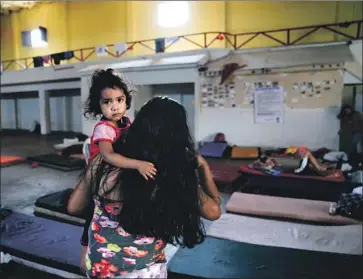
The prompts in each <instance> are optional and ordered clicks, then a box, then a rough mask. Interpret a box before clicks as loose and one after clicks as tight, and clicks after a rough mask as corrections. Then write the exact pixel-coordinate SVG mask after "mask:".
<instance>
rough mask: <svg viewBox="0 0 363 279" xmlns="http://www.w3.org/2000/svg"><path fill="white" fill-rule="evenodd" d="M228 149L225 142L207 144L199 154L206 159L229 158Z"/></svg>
mask: <svg viewBox="0 0 363 279" xmlns="http://www.w3.org/2000/svg"><path fill="white" fill-rule="evenodd" d="M228 148H229V145H228V143H225V142H205V143H203V145H202V146H201V147H200V149H199V152H200V154H201V155H202V156H204V157H212V158H223V157H228V154H227V153H228Z"/></svg>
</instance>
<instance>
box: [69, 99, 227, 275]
mask: <svg viewBox="0 0 363 279" xmlns="http://www.w3.org/2000/svg"><path fill="white" fill-rule="evenodd" d="M119 141H121V139H119ZM119 141H118V142H116V143H115V144H114V150H115V152H117V153H120V154H122V155H124V156H126V157H129V158H133V159H137V160H145V161H149V162H152V163H153V164H154V165H155V167H156V169H157V174H156V176H155V179H153V180H148V181H145V179H144V178H143V177H142V176H141V175H140V174H139V173H138V172H137V171H136V170H130V169H122V170H120V169H118V168H116V167H113V166H111V165H108V164H106V163H105V162H102V160H98V162H96V161H95V160H96V159H97V158H96V159H94V160H93V161H92V162H91V164H90V166H89V167H88V170H87V171H86V172H85V175H84V176H83V179H82V180H81V182H80V183H79V184H78V185H77V187H76V191H75V194H73V195H72V198H71V199H70V200H71V201H70V203H69V204H68V210H69V212H79V210H81V209H82V208H84V206H81V204H82V203H86V202H87V200H88V199H90V197H91V196H92V195H93V197H94V201H95V203H96V206H95V210H94V216H93V222H92V223H91V226H90V230H89V240H90V242H89V251H88V256H87V267H88V275H89V276H97V277H105V276H106V277H107V276H108V277H115V276H118V275H121V274H124V273H130V272H132V274H129V275H128V276H131V277H128V278H136V277H134V276H135V274H138V275H137V276H140V277H141V278H146V277H149V278H150V277H156V278H165V276H166V273H165V274H163V272H164V271H165V272H166V266H165V263H163V262H164V261H165V257H164V248H165V245H166V243H169V244H179V245H181V246H183V247H188V248H192V247H194V246H195V245H197V244H200V243H202V242H203V241H204V238H205V230H204V226H203V222H202V220H201V217H202V216H203V217H204V218H207V219H209V220H216V219H218V218H219V217H220V214H221V210H220V200H219V193H218V190H217V187H216V185H215V183H214V181H213V177H212V174H211V172H210V169H209V167H208V164H207V163H206V161H205V160H204V159H203V158H201V157H200V156H199V155H198V154H197V153H196V152H195V150H194V143H193V140H192V138H191V136H190V132H189V128H188V124H187V118H186V112H185V109H184V108H183V107H182V106H181V105H180V104H178V103H176V102H175V101H173V100H170V99H167V98H153V99H152V100H150V101H149V102H148V103H147V104H145V105H144V106H143V107H142V108H141V110H140V111H139V113H138V115H137V116H136V118H135V120H134V122H133V124H132V125H131V127H130V129H129V130H128V134H127V136H126V138H125V141H124V142H119ZM198 176H199V178H200V179H201V180H200V183H199V180H198ZM88 185H92V187H89V186H88ZM90 188H92V191H91V190H90ZM154 263H155V264H154ZM145 267H146V268H145ZM145 272H146V273H145ZM148 272H149V273H148ZM150 272H152V274H150Z"/></svg>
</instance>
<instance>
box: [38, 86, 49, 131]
mask: <svg viewBox="0 0 363 279" xmlns="http://www.w3.org/2000/svg"><path fill="white" fill-rule="evenodd" d="M39 110H40V133H41V134H42V135H46V134H49V133H50V104H49V91H46V90H44V89H40V90H39Z"/></svg>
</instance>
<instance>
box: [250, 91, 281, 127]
mask: <svg viewBox="0 0 363 279" xmlns="http://www.w3.org/2000/svg"><path fill="white" fill-rule="evenodd" d="M284 108H285V107H284V96H283V89H282V87H260V88H256V89H255V91H254V116H255V123H256V124H272V123H278V124H281V123H284Z"/></svg>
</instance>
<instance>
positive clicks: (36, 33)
mask: <svg viewBox="0 0 363 279" xmlns="http://www.w3.org/2000/svg"><path fill="white" fill-rule="evenodd" d="M30 41H31V45H32V47H46V46H47V45H48V42H47V41H46V39H45V38H44V31H43V30H42V29H41V28H38V29H34V30H32V31H30Z"/></svg>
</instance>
